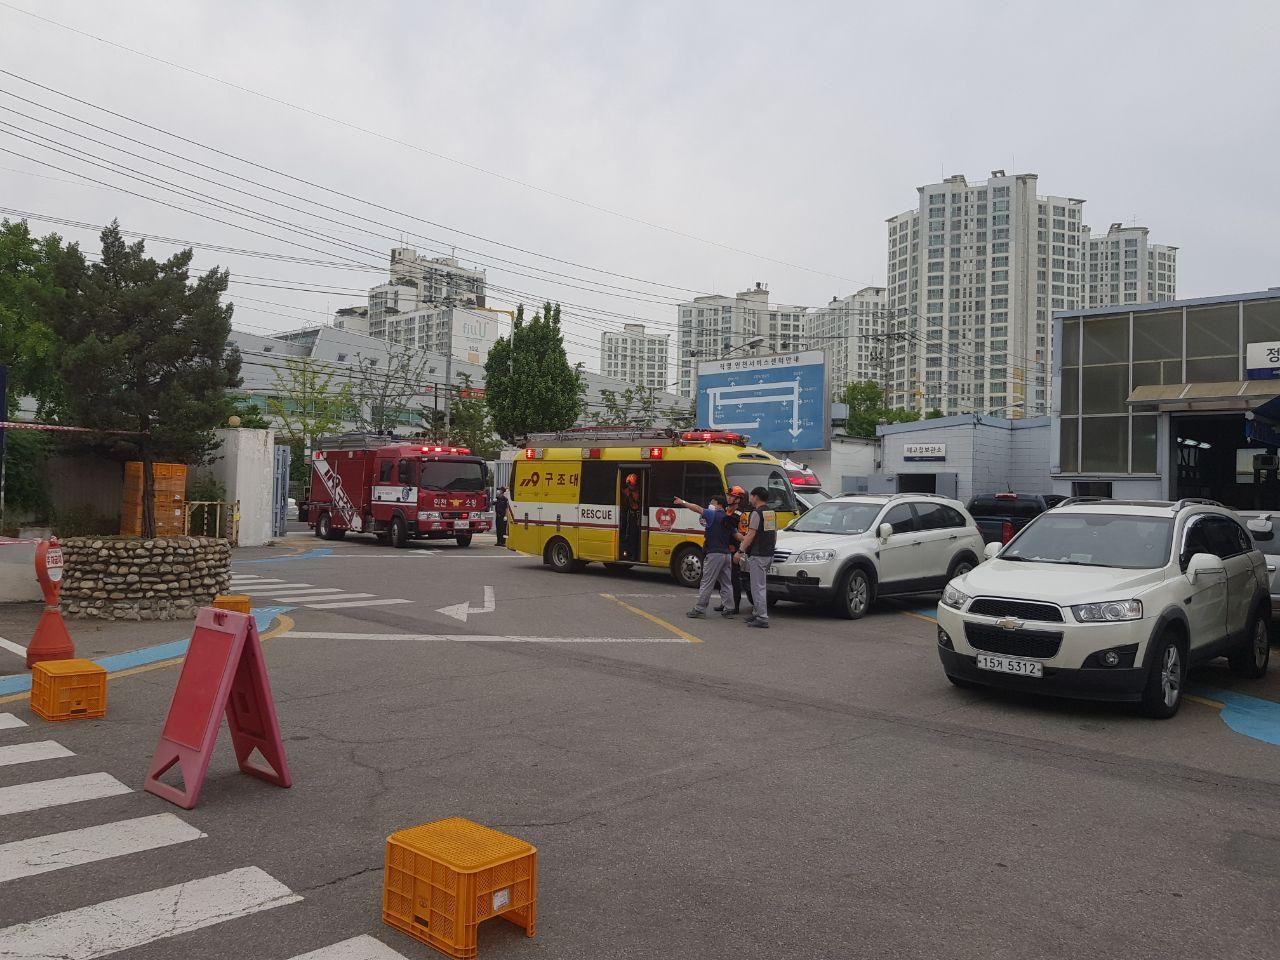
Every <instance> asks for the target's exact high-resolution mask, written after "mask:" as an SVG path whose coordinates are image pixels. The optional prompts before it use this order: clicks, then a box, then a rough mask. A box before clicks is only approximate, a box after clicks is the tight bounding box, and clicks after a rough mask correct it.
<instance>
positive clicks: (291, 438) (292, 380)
mask: <svg viewBox="0 0 1280 960" xmlns="http://www.w3.org/2000/svg"><path fill="white" fill-rule="evenodd" d="M275 378H276V382H275V387H274V390H273V393H274V396H271V397H268V398H267V412H268V413H269V414H271V416H272V417H274V418H275V420H276V422H277V423H278V424H279V425H280V433H281V435H282V436H283V437H284V439H285V440H286V441H288V443H289V446H290V447H291V448H292V450H293V459H294V461H295V462H297V463H300V464H302V467H301V468H299V469H305V467H306V466H307V463H306V458H307V451H308V450H311V449H313V447H314V445H315V440H316V438H317V437H321V436H324V435H325V434H326V433H335V432H336V431H337V430H338V429H339V428H341V426H342V423H343V421H344V420H345V419H346V416H347V413H348V412H349V410H350V408H351V405H352V399H351V384H350V383H347V382H341V381H340V382H337V383H335V382H334V381H335V380H337V379H338V373H337V372H336V371H335V370H334V369H333V368H332V367H327V366H325V365H323V364H321V363H319V362H317V361H315V360H313V359H311V358H310V357H287V358H285V361H284V369H283V370H281V369H280V368H279V367H277V368H276V370H275ZM289 472H290V476H291V478H292V479H298V478H297V477H295V476H293V473H294V471H293V469H292V468H290V471H289ZM306 475H307V474H306V473H305V472H304V474H303V476H304V477H305V476H306Z"/></svg>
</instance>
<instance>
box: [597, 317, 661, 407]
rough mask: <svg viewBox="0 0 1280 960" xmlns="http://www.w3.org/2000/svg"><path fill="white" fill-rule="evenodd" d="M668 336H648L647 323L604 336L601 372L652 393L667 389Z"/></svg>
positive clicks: (625, 326) (637, 324)
mask: <svg viewBox="0 0 1280 960" xmlns="http://www.w3.org/2000/svg"><path fill="white" fill-rule="evenodd" d="M668 343H669V341H668V338H667V336H666V334H660V333H646V332H645V329H644V324H643V323H626V324H623V326H622V329H621V330H607V331H605V332H604V333H602V334H600V373H601V375H602V376H606V377H612V378H613V379H614V380H625V381H626V382H627V383H630V384H634V385H635V386H638V387H644V388H646V389H648V390H666V389H667V376H668V374H667V364H668V363H669V362H670V356H669V353H670V350H669V347H668Z"/></svg>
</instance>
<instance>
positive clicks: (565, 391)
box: [484, 303, 586, 442]
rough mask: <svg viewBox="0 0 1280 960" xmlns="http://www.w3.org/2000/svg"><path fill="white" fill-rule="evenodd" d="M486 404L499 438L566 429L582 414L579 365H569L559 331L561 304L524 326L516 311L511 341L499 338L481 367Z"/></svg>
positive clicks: (547, 306)
mask: <svg viewBox="0 0 1280 960" xmlns="http://www.w3.org/2000/svg"><path fill="white" fill-rule="evenodd" d="M484 373H485V377H484V379H485V402H486V403H487V404H488V406H489V413H490V414H491V415H492V417H493V426H494V429H495V430H496V431H497V433H498V435H499V436H501V437H502V438H503V439H505V440H507V441H508V442H513V441H515V439H516V438H517V437H522V436H524V435H525V434H528V433H535V432H538V431H545V430H564V429H567V428H569V427H571V426H573V425H574V424H575V423H576V422H577V420H578V417H579V416H580V415H581V413H582V397H583V394H584V393H585V392H586V382H585V379H584V378H583V375H582V364H577V365H570V363H569V359H568V357H567V355H566V354H565V350H564V335H563V334H562V333H561V331H560V305H559V304H555V305H552V304H551V303H546V304H543V307H542V310H541V311H540V312H539V313H537V314H535V315H534V318H533V319H532V320H530V321H528V322H526V321H525V319H524V305H523V304H521V305H520V306H519V307H518V308H517V309H516V316H515V322H514V323H513V324H512V327H511V336H510V337H499V338H498V340H497V341H496V342H495V343H494V345H493V346H492V347H491V348H490V349H489V357H488V359H487V360H486V361H485V365H484Z"/></svg>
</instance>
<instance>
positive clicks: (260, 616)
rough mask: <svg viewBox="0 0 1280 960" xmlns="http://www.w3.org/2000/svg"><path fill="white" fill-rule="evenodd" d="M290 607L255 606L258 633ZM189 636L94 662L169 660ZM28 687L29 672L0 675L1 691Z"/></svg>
mask: <svg viewBox="0 0 1280 960" xmlns="http://www.w3.org/2000/svg"><path fill="white" fill-rule="evenodd" d="M292 609H293V607H255V608H254V610H253V620H254V622H255V623H256V624H257V625H258V632H259V633H266V632H267V631H268V630H270V629H271V624H272V623H274V622H275V619H276V617H277V616H279V615H280V614H282V613H287V612H288V611H290V610H292ZM190 643H191V638H190V637H187V638H186V639H183V640H174V641H173V642H172V643H161V644H157V645H156V646H154V647H143V648H142V649H141V650H130V651H128V652H127V653H114V654H112V655H110V656H107V657H98V658H97V659H95V660H94V661H93V662H94V663H96V664H98V665H99V666H102V667H105V668H106V670H107V673H117V672H118V671H120V670H128V669H130V668H132V667H142V666H146V665H147V664H148V663H159V662H160V661H161V660H172V659H173V658H174V657H181V656H184V655H185V654H186V652H187V647H188V646H189V645H190ZM30 689H31V674H29V673H19V674H15V675H14V676H10V677H0V695H3V694H6V693H22V692H24V691H26V690H30Z"/></svg>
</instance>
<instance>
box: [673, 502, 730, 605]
mask: <svg viewBox="0 0 1280 960" xmlns="http://www.w3.org/2000/svg"><path fill="white" fill-rule="evenodd" d="M673 502H674V503H675V505H676V506H677V507H684V508H685V509H686V510H692V511H693V512H694V513H696V514H698V516H700V517H701V518H702V522H703V524H704V525H705V527H706V531H707V532H706V533H705V534H703V552H702V583H701V584H699V586H698V599H697V600H696V601H694V604H693V609H692V610H690V611H689V613H688V614H687V615H688V616H690V617H705V616H706V615H707V606H708V605H709V604H710V603H711V594H712V593H714V592H716V591H717V590H719V592H720V606H718V607H717V608H716V609H717V610H719V611H720V616H722V617H732V616H733V614H732V613H731V612H730V611H729V610H728V609H726V607H727V605H728V603H729V592H730V586H729V568H730V567H731V566H733V563H732V561H731V559H730V554H729V542H730V541H731V540H732V539H733V533H732V532H731V531H730V527H729V525H728V524H727V523H725V518H724V497H722V496H720V495H719V494H716V495H715V496H714V497H712V498H711V502H710V503H708V504H707V505H706V507H700V506H698V504H696V503H690V502H689V501H688V500H681V499H680V498H679V497H676V498H675V500H674V501H673Z"/></svg>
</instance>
